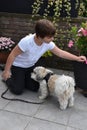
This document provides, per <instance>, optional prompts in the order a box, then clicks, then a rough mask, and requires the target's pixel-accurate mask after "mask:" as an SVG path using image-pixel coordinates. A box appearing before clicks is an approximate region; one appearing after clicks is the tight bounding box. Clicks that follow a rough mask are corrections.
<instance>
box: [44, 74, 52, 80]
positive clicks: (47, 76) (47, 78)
mask: <svg viewBox="0 0 87 130" xmlns="http://www.w3.org/2000/svg"><path fill="white" fill-rule="evenodd" d="M51 75H53V73H51V72H50V73H48V74H47V75H46V76H45V77H44V79H45V80H46V82H48V80H49V78H50V76H51Z"/></svg>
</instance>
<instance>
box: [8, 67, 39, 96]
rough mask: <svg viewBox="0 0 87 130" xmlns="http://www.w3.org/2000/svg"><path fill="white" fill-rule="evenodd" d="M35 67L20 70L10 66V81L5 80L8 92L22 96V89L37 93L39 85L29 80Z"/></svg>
mask: <svg viewBox="0 0 87 130" xmlns="http://www.w3.org/2000/svg"><path fill="white" fill-rule="evenodd" d="M34 67H35V66H33V67H30V68H20V67H16V66H12V68H11V73H12V76H11V78H10V79H7V81H6V84H7V86H8V87H9V89H10V91H11V92H12V93H14V94H17V95H19V94H22V93H23V91H24V89H25V88H26V89H29V90H31V91H36V92H37V91H38V89H39V83H38V82H36V81H34V80H33V79H31V72H32V71H33V69H34Z"/></svg>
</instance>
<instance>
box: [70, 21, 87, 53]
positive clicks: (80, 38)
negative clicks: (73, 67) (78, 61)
mask: <svg viewBox="0 0 87 130" xmlns="http://www.w3.org/2000/svg"><path fill="white" fill-rule="evenodd" d="M70 33H71V37H72V40H70V42H69V44H72V46H74V47H75V48H76V49H77V50H78V52H79V54H81V55H87V22H85V23H82V24H81V26H80V28H78V27H77V26H73V27H72V28H71V32H70ZM72 46H71V47H72ZM69 47H70V46H69Z"/></svg>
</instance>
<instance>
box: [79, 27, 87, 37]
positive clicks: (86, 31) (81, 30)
mask: <svg viewBox="0 0 87 130" xmlns="http://www.w3.org/2000/svg"><path fill="white" fill-rule="evenodd" d="M78 33H82V35H83V36H87V30H85V29H84V28H80V29H79V30H78Z"/></svg>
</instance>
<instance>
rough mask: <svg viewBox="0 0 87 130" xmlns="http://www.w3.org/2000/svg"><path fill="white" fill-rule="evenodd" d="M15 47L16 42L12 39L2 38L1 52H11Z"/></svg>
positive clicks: (0, 43)
mask: <svg viewBox="0 0 87 130" xmlns="http://www.w3.org/2000/svg"><path fill="white" fill-rule="evenodd" d="M14 46H15V42H14V41H12V40H11V38H7V37H0V52H1V51H8V52H9V51H11V50H12V49H13V47H14Z"/></svg>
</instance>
